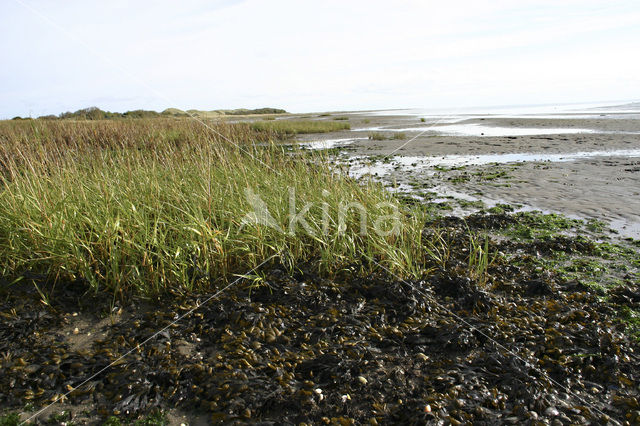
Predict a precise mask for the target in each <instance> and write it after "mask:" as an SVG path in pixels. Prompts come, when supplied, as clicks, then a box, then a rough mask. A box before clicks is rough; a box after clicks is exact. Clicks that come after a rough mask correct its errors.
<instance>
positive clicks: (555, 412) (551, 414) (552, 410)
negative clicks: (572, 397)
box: [544, 406, 560, 417]
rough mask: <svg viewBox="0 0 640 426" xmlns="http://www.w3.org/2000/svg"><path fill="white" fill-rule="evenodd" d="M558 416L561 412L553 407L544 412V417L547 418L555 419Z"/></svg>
mask: <svg viewBox="0 0 640 426" xmlns="http://www.w3.org/2000/svg"><path fill="white" fill-rule="evenodd" d="M558 414H560V412H559V411H558V409H557V408H556V407H553V406H552V407H547V408H546V409H545V410H544V415H545V416H547V417H555V416H557V415H558Z"/></svg>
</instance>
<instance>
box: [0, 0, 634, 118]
mask: <svg viewBox="0 0 640 426" xmlns="http://www.w3.org/2000/svg"><path fill="white" fill-rule="evenodd" d="M20 1H21V2H24V3H25V4H27V5H29V6H30V7H32V8H33V9H35V10H37V11H38V13H37V14H34V13H33V12H32V11H31V10H29V9H28V8H25V7H23V6H21V5H20V3H19V2H12V1H7V2H4V3H3V4H2V5H1V6H0V28H2V29H1V30H0V31H2V34H1V35H2V37H1V40H2V41H0V43H2V44H1V45H0V54H2V57H3V58H6V59H5V60H4V61H5V63H6V64H7V66H5V67H4V68H3V69H2V70H0V96H2V99H3V101H4V102H3V103H2V105H1V106H0V116H5V117H6V116H9V115H15V114H28V112H29V111H28V110H29V109H31V110H32V111H33V113H34V114H36V115H37V114H40V113H49V112H60V109H61V108H62V109H74V108H80V107H83V106H87V105H88V104H99V105H100V106H102V107H105V108H111V109H119V110H123V109H132V108H139V107H144V108H156V109H160V108H164V107H168V106H178V107H184V108H190V107H195V108H211V109H213V108H220V107H243V106H246V107H257V106H266V105H271V106H283V107H285V108H288V109H291V110H300V111H302V110H323V109H354V108H381V107H403V106H415V107H420V106H440V105H442V106H454V105H461V106H467V105H482V104H485V105H492V104H503V103H511V104H515V103H517V104H523V103H533V102H571V101H586V100H597V99H625V98H628V99H631V98H638V97H640V84H639V83H638V79H637V77H636V76H637V75H638V74H639V73H640V61H639V60H638V59H637V55H635V52H637V51H639V50H640V49H639V48H640V27H638V26H637V25H636V23H637V22H640V7H638V6H637V3H636V2H632V1H612V2H599V1H574V0H568V1H564V2H556V1H546V0H544V1H533V0H524V1H519V2H515V1H502V0H501V1H449V2H435V1H426V2H425V1H399V2H388V1H348V2H344V1H342V2H338V1H323V2H307V1H305V2H300V1H293V0H274V1H270V2H264V1H257V0H247V1H231V0H226V1H214V2H206V1H196V0H190V1H183V2H180V3H179V4H177V3H175V2H172V1H169V0H162V1H154V2H127V1H123V0H117V1H115V2H114V1H111V2H108V3H102V2H86V1H78V0H76V1H68V2H59V3H50V2H46V1H36V0H20ZM38 15H42V16H45V17H46V19H43V18H42V16H38ZM51 23H53V26H52V24H51ZM114 64H115V66H114ZM158 93H161V94H163V95H164V96H158ZM109 100H110V101H109ZM427 104H428V105H427ZM34 110H35V111H34Z"/></svg>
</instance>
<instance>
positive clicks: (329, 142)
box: [299, 138, 367, 149]
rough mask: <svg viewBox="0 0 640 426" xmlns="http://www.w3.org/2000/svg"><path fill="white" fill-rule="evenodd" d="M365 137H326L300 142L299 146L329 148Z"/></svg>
mask: <svg viewBox="0 0 640 426" xmlns="http://www.w3.org/2000/svg"><path fill="white" fill-rule="evenodd" d="M365 139H367V138H341V139H326V140H319V141H311V142H300V144H299V145H300V146H301V147H302V148H306V149H330V148H337V147H341V146H347V145H351V144H352V143H354V142H355V141H357V140H365Z"/></svg>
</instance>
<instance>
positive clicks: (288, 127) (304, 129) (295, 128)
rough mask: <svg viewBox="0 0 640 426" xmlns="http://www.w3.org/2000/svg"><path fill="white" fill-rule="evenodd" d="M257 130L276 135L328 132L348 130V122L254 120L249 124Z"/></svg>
mask: <svg viewBox="0 0 640 426" xmlns="http://www.w3.org/2000/svg"><path fill="white" fill-rule="evenodd" d="M249 126H250V127H251V129H252V130H254V131H257V132H273V133H275V134H276V135H277V136H278V137H284V138H288V137H292V136H295V135H298V134H303V133H328V132H339V131H341V130H349V129H350V128H351V126H350V125H349V123H345V122H342V121H326V120H277V121H256V122H253V123H251V124H250V125H249Z"/></svg>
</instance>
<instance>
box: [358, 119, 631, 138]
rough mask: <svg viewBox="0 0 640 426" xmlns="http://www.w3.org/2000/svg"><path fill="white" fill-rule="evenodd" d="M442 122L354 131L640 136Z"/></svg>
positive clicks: (471, 134) (562, 128) (564, 129)
mask: <svg viewBox="0 0 640 426" xmlns="http://www.w3.org/2000/svg"><path fill="white" fill-rule="evenodd" d="M458 121H460V120H458ZM441 123H442V122H438V123H433V124H434V125H433V126H432V127H430V126H428V125H426V126H415V127H402V128H389V127H367V128H363V129H354V131H384V132H424V133H425V134H430V135H442V136H530V135H531V136H532V135H563V134H579V133H600V134H610V133H611V134H632V135H635V134H639V133H638V132H622V131H606V130H596V129H579V128H575V127H555V128H549V127H502V126H484V125H481V124H476V123H466V124H455V123H454V122H453V121H450V123H453V124H447V125H444V126H441V125H435V124H441Z"/></svg>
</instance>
